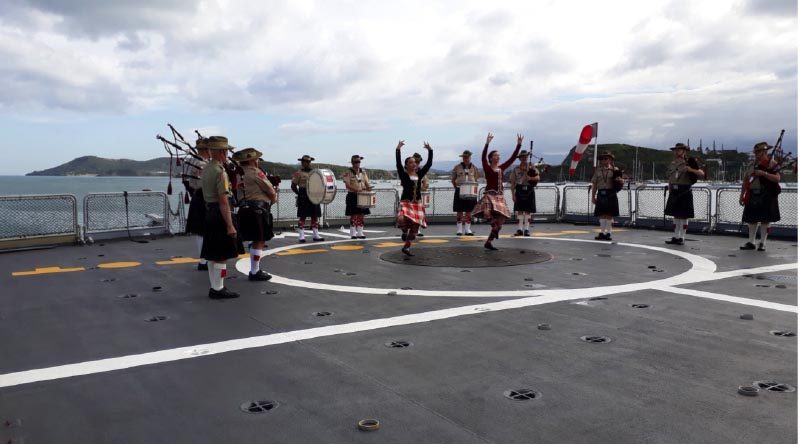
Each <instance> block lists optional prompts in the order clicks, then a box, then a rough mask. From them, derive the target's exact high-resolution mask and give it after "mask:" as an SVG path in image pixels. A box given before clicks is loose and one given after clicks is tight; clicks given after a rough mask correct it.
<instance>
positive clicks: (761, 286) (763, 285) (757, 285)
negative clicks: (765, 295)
mask: <svg viewBox="0 0 800 444" xmlns="http://www.w3.org/2000/svg"><path fill="white" fill-rule="evenodd" d="M754 286H755V287H757V288H769V287H772V285H767V284H755V285H754Z"/></svg>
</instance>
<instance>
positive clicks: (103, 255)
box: [97, 254, 106, 257]
mask: <svg viewBox="0 0 800 444" xmlns="http://www.w3.org/2000/svg"><path fill="white" fill-rule="evenodd" d="M105 256H106V255H105V254H98V255H97V257H105Z"/></svg>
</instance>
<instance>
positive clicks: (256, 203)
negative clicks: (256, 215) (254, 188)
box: [242, 200, 269, 210]
mask: <svg viewBox="0 0 800 444" xmlns="http://www.w3.org/2000/svg"><path fill="white" fill-rule="evenodd" d="M242 206H243V207H245V206H247V207H253V208H261V209H262V210H267V209H269V203H267V202H266V201H263V200H246V201H244V205H242Z"/></svg>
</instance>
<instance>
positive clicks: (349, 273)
mask: <svg viewBox="0 0 800 444" xmlns="http://www.w3.org/2000/svg"><path fill="white" fill-rule="evenodd" d="M344 275H345V276H355V275H356V273H353V272H352V271H348V272H347V273H345V274H344Z"/></svg>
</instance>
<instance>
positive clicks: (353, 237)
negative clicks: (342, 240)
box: [350, 236, 358, 239]
mask: <svg viewBox="0 0 800 444" xmlns="http://www.w3.org/2000/svg"><path fill="white" fill-rule="evenodd" d="M350 239H358V236H350Z"/></svg>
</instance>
